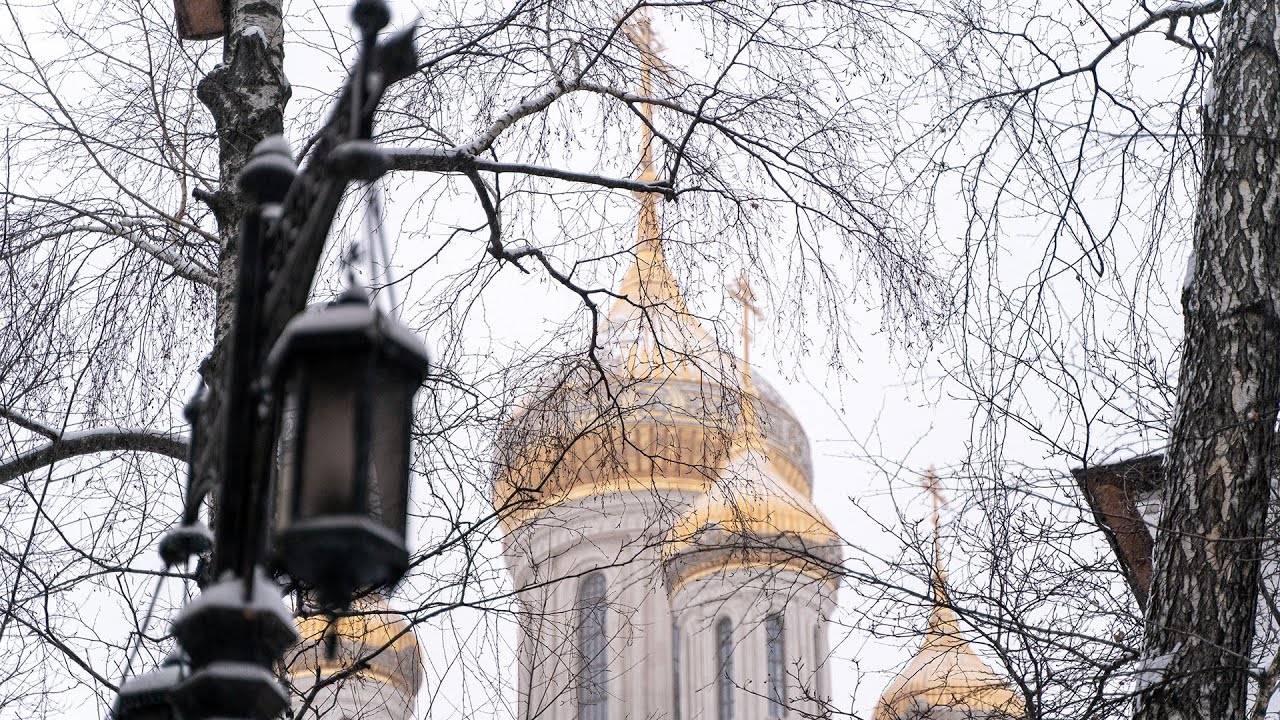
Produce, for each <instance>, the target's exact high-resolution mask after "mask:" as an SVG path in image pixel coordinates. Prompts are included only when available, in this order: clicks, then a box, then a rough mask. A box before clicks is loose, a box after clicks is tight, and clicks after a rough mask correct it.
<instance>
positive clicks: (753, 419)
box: [729, 270, 764, 448]
mask: <svg viewBox="0 0 1280 720" xmlns="http://www.w3.org/2000/svg"><path fill="white" fill-rule="evenodd" d="M729 294H730V297H732V298H733V299H734V300H737V301H738V304H740V305H742V358H741V362H742V377H741V379H740V381H739V388H738V390H739V394H740V396H741V399H740V400H739V407H740V408H741V409H740V410H739V415H738V432H737V433H736V434H735V438H734V444H735V446H741V447H743V448H749V447H759V446H760V444H761V443H762V442H763V441H764V432H763V430H762V429H761V427H760V417H759V415H758V414H757V412H756V405H755V403H756V398H757V395H756V386H755V381H754V380H752V378H751V317H752V316H753V315H754V316H756V317H759V316H760V310H759V309H757V308H756V304H755V303H756V294H755V291H754V290H752V289H751V283H750V282H748V280H747V272H746V270H743V271H742V273H741V274H740V275H738V281H737V283H735V284H734V285H733V286H732V287H730V289H729Z"/></svg>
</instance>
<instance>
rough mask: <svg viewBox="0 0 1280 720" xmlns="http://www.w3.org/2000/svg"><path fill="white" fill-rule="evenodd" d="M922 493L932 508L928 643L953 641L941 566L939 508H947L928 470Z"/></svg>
mask: <svg viewBox="0 0 1280 720" xmlns="http://www.w3.org/2000/svg"><path fill="white" fill-rule="evenodd" d="M923 484H924V489H925V490H926V491H927V492H928V493H929V499H930V501H931V502H932V504H933V508H932V510H931V512H930V514H929V518H930V522H931V523H932V525H933V563H932V567H930V568H929V575H930V578H929V589H930V596H931V597H932V599H933V612H932V613H930V615H929V635H930V638H929V640H932V641H935V642H936V641H937V640H940V639H943V638H954V637H956V631H957V629H958V627H957V624H956V616H955V613H953V612H952V611H951V608H949V607H947V569H946V566H945V565H944V564H943V562H942V508H943V507H944V506H945V505H946V504H947V499H946V497H944V496H943V494H942V488H941V486H939V484H938V473H937V472H935V471H934V469H933V467H932V466H930V467H929V469H928V470H926V471H925V473H924V483H923Z"/></svg>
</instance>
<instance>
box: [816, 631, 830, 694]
mask: <svg viewBox="0 0 1280 720" xmlns="http://www.w3.org/2000/svg"><path fill="white" fill-rule="evenodd" d="M822 640H823V638H822V621H818V623H817V624H816V625H814V626H813V672H814V677H815V678H816V680H815V681H814V685H815V686H816V687H817V690H818V700H819V701H820V702H826V701H827V681H826V678H825V677H824V673H823V672H822V665H823V660H825V659H826V658H825V655H826V649H825V648H824V647H823V645H824V644H825V643H823V642H822Z"/></svg>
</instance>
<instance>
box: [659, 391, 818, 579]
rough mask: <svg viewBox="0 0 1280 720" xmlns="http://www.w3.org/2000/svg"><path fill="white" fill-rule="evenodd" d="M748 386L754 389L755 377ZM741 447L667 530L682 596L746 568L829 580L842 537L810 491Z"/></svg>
mask: <svg viewBox="0 0 1280 720" xmlns="http://www.w3.org/2000/svg"><path fill="white" fill-rule="evenodd" d="M747 383H748V384H750V381H749V379H748V380H747ZM744 442H749V443H750V445H752V446H755V445H757V443H758V439H757V440H751V441H743V440H739V441H738V442H736V443H735V445H737V446H738V448H737V450H736V451H735V452H734V453H733V455H732V459H731V460H730V462H729V463H728V464H727V465H726V466H725V468H724V471H723V472H722V473H721V475H720V478H719V479H718V480H717V481H716V482H715V483H714V484H712V485H711V486H710V487H709V488H708V490H707V491H706V492H705V493H704V494H703V495H702V496H701V497H699V498H698V499H697V500H695V501H694V502H693V504H692V506H691V507H690V508H689V510H688V511H686V512H685V513H684V514H683V515H682V516H681V517H680V518H679V519H678V520H677V521H676V522H675V523H674V524H673V525H672V527H671V530H670V531H668V533H667V537H666V541H665V542H664V544H663V556H664V564H665V566H666V575H667V585H668V590H669V591H670V592H675V591H676V590H678V589H679V588H680V587H682V586H684V585H686V584H688V583H689V582H691V581H693V580H695V579H697V578H699V577H704V576H706V575H709V574H713V573H718V572H724V571H727V570H730V569H733V568H739V567H767V568H772V569H784V568H785V569H789V570H793V571H795V572H797V573H800V574H803V575H808V576H810V577H813V578H814V579H817V580H824V581H830V580H831V573H830V569H831V567H832V565H834V564H836V563H838V562H839V561H840V550H839V546H840V542H841V541H840V536H839V535H837V534H836V532H835V531H834V530H833V529H832V528H831V523H830V521H828V520H827V518H826V517H825V516H824V515H823V514H822V512H821V511H820V510H818V508H817V506H816V505H814V503H813V500H812V499H811V498H810V495H809V492H808V488H807V487H803V488H800V487H796V486H794V485H792V484H791V483H789V482H787V481H786V480H785V479H784V478H783V477H782V475H781V474H780V473H779V472H777V467H776V464H775V463H774V462H772V461H771V459H770V458H769V457H767V456H766V455H765V453H764V452H762V451H761V450H747V449H745V448H744V447H743V445H744Z"/></svg>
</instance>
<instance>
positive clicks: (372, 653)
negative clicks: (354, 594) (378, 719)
mask: <svg viewBox="0 0 1280 720" xmlns="http://www.w3.org/2000/svg"><path fill="white" fill-rule="evenodd" d="M296 624H297V629H298V635H299V637H300V638H301V639H300V640H299V641H298V644H297V645H296V646H294V648H293V649H292V650H291V651H290V652H289V654H288V655H286V661H287V662H288V667H289V677H290V678H292V679H294V681H295V682H305V681H314V680H315V679H316V675H317V671H318V672H319V676H320V677H321V678H326V677H331V676H333V675H335V674H337V673H340V672H345V671H349V670H350V669H351V668H352V667H353V666H355V665H357V664H363V665H365V667H362V668H361V669H359V670H357V671H356V672H354V673H352V676H353V677H359V678H365V679H369V680H374V681H377V682H383V683H387V684H389V685H391V686H393V687H394V688H396V689H397V690H398V691H400V692H402V693H404V694H405V695H406V696H407V697H408V698H409V699H412V698H413V697H414V696H415V695H417V694H418V690H419V689H420V688H421V687H422V670H423V665H422V654H421V650H420V649H419V647H418V638H417V636H415V635H414V632H413V626H412V625H410V624H409V623H408V622H407V621H406V620H405V619H404V617H403V616H402V615H401V614H400V613H397V612H395V611H393V610H391V609H390V608H389V607H388V605H387V601H386V599H385V598H383V597H380V596H374V597H373V598H371V599H368V600H365V601H362V602H360V603H358V604H357V606H356V608H355V609H353V610H352V611H351V614H350V615H344V616H342V617H339V618H337V619H336V620H335V621H334V628H333V631H334V632H335V633H336V634H337V637H338V645H337V652H336V653H335V654H334V657H333V658H329V657H328V656H327V655H326V653H325V632H326V631H327V630H328V629H329V624H330V623H329V618H327V617H325V616H323V615H312V616H310V617H305V618H298V619H297V622H296Z"/></svg>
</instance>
